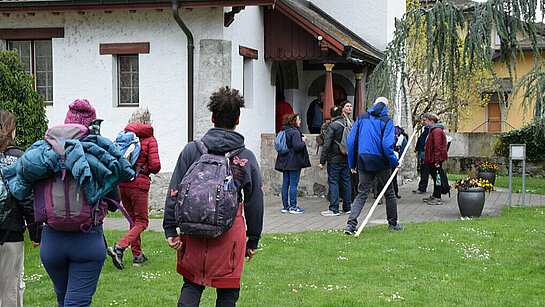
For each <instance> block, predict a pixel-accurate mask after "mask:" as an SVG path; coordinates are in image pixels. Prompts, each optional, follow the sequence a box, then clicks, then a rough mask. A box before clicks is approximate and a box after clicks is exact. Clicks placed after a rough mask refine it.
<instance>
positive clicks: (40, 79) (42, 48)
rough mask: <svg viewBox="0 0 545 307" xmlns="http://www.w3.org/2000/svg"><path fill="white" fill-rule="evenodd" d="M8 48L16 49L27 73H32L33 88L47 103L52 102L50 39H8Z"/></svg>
mask: <svg viewBox="0 0 545 307" xmlns="http://www.w3.org/2000/svg"><path fill="white" fill-rule="evenodd" d="M8 49H9V50H15V49H16V50H17V51H18V52H19V57H20V58H21V62H23V65H24V69H25V71H26V73H27V74H29V75H34V76H35V78H34V88H35V90H36V92H38V94H40V95H43V96H44V100H45V102H46V103H48V104H52V103H53V56H52V48H51V40H13V41H8Z"/></svg>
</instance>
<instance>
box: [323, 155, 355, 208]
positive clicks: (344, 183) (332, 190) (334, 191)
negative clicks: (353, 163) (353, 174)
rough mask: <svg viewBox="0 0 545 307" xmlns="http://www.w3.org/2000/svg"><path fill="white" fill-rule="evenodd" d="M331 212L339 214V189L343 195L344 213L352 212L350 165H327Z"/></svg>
mask: <svg viewBox="0 0 545 307" xmlns="http://www.w3.org/2000/svg"><path fill="white" fill-rule="evenodd" d="M327 184H328V185H329V210H331V211H333V212H339V189H340V190H341V191H342V193H343V211H345V212H347V211H350V203H351V191H352V187H351V185H350V168H349V167H348V163H327Z"/></svg>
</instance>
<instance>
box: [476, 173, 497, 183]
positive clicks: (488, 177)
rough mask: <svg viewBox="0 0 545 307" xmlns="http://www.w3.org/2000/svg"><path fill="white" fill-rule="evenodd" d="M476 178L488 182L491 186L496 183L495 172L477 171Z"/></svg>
mask: <svg viewBox="0 0 545 307" xmlns="http://www.w3.org/2000/svg"><path fill="white" fill-rule="evenodd" d="M477 178H480V179H486V180H488V182H490V184H491V185H494V182H495V181H496V172H495V171H489V172H484V171H479V170H477Z"/></svg>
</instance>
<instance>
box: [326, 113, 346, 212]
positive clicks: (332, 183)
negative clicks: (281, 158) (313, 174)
mask: <svg viewBox="0 0 545 307" xmlns="http://www.w3.org/2000/svg"><path fill="white" fill-rule="evenodd" d="M348 104H350V103H348ZM345 105H346V104H345ZM345 105H343V107H344V106H345ZM330 114H331V116H332V120H331V123H330V124H329V125H328V126H327V131H326V135H325V139H324V145H323V147H322V154H321V155H320V165H319V167H320V169H322V170H323V169H324V165H325V164H326V163H327V184H328V186H329V210H326V211H323V212H322V213H321V214H322V215H323V216H338V215H339V214H340V211H339V195H340V193H339V192H340V191H342V195H343V196H342V197H343V210H342V211H343V213H350V203H351V200H352V198H351V195H350V193H351V191H352V188H351V186H350V168H349V167H348V158H347V157H346V154H344V153H343V152H341V150H340V148H339V144H340V143H341V141H342V137H343V132H344V128H345V127H348V126H349V123H348V122H347V119H346V118H345V116H344V115H345V114H344V113H343V108H342V107H340V106H338V107H336V106H335V107H332V108H331V111H330Z"/></svg>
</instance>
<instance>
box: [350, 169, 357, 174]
mask: <svg viewBox="0 0 545 307" xmlns="http://www.w3.org/2000/svg"><path fill="white" fill-rule="evenodd" d="M350 171H351V172H352V174H355V173H357V172H358V170H357V169H356V168H351V169H350Z"/></svg>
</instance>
